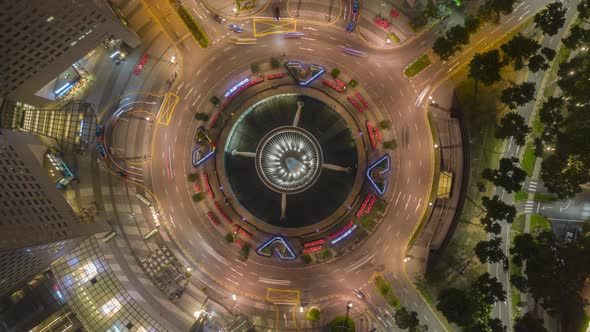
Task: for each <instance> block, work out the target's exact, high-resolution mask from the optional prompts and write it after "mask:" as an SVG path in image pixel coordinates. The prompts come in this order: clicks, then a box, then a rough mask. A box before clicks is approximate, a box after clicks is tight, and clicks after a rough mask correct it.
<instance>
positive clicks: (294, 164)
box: [256, 126, 323, 194]
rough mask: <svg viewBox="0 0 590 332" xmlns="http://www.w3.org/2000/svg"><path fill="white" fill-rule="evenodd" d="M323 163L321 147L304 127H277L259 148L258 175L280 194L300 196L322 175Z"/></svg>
mask: <svg viewBox="0 0 590 332" xmlns="http://www.w3.org/2000/svg"><path fill="white" fill-rule="evenodd" d="M322 162H323V158H322V149H321V147H320V144H319V143H318V142H317V140H316V139H315V138H314V137H313V136H312V135H311V134H310V133H309V132H307V131H306V130H304V129H302V128H297V127H290V126H287V127H280V128H276V129H274V130H272V131H270V132H269V133H268V134H266V136H265V137H264V138H263V139H262V140H261V141H260V142H259V144H258V147H257V148H256V171H257V172H258V176H259V177H260V179H261V180H262V182H264V184H265V185H266V186H267V187H269V188H270V189H272V190H274V191H276V192H279V193H289V194H294V193H299V192H302V191H305V190H306V189H307V188H309V187H310V186H312V185H313V184H314V183H315V182H316V180H317V179H318V177H319V176H320V173H321V168H322Z"/></svg>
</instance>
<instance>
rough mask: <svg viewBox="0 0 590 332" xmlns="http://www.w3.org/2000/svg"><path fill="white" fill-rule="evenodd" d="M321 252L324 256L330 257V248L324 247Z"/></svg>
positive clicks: (325, 257)
mask: <svg viewBox="0 0 590 332" xmlns="http://www.w3.org/2000/svg"><path fill="white" fill-rule="evenodd" d="M320 254H321V255H322V258H324V259H327V258H329V257H330V250H329V249H324V250H322V251H320Z"/></svg>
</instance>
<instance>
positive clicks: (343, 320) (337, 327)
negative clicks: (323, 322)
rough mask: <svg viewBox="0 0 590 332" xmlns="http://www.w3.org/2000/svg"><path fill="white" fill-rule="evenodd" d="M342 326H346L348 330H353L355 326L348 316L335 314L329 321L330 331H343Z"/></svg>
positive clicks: (351, 331)
mask: <svg viewBox="0 0 590 332" xmlns="http://www.w3.org/2000/svg"><path fill="white" fill-rule="evenodd" d="M343 327H348V329H347V331H348V332H354V331H355V328H356V326H355V324H354V320H352V318H350V317H348V319H347V317H346V316H336V318H334V320H333V321H332V322H331V323H330V331H331V332H341V331H343V330H342V328H343Z"/></svg>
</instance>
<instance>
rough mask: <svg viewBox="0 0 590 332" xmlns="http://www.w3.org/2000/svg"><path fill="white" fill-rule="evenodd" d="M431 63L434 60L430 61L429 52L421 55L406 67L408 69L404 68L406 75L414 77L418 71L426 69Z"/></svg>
mask: <svg viewBox="0 0 590 332" xmlns="http://www.w3.org/2000/svg"><path fill="white" fill-rule="evenodd" d="M431 63H432V62H430V59H429V58H428V54H424V55H422V56H421V57H419V58H418V59H416V61H414V62H412V63H411V64H410V65H409V66H408V67H407V68H406V70H404V75H406V77H408V78H411V77H414V76H416V75H418V73H420V72H421V71H423V70H424V69H426V68H427V67H428V66H430V64H431Z"/></svg>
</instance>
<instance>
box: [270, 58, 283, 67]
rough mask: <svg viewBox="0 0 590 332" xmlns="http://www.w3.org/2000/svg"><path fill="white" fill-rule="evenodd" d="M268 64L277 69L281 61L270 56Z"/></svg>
mask: <svg viewBox="0 0 590 332" xmlns="http://www.w3.org/2000/svg"><path fill="white" fill-rule="evenodd" d="M270 66H271V67H272V68H273V69H277V68H279V67H280V66H281V63H280V62H279V60H277V59H276V58H270Z"/></svg>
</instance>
